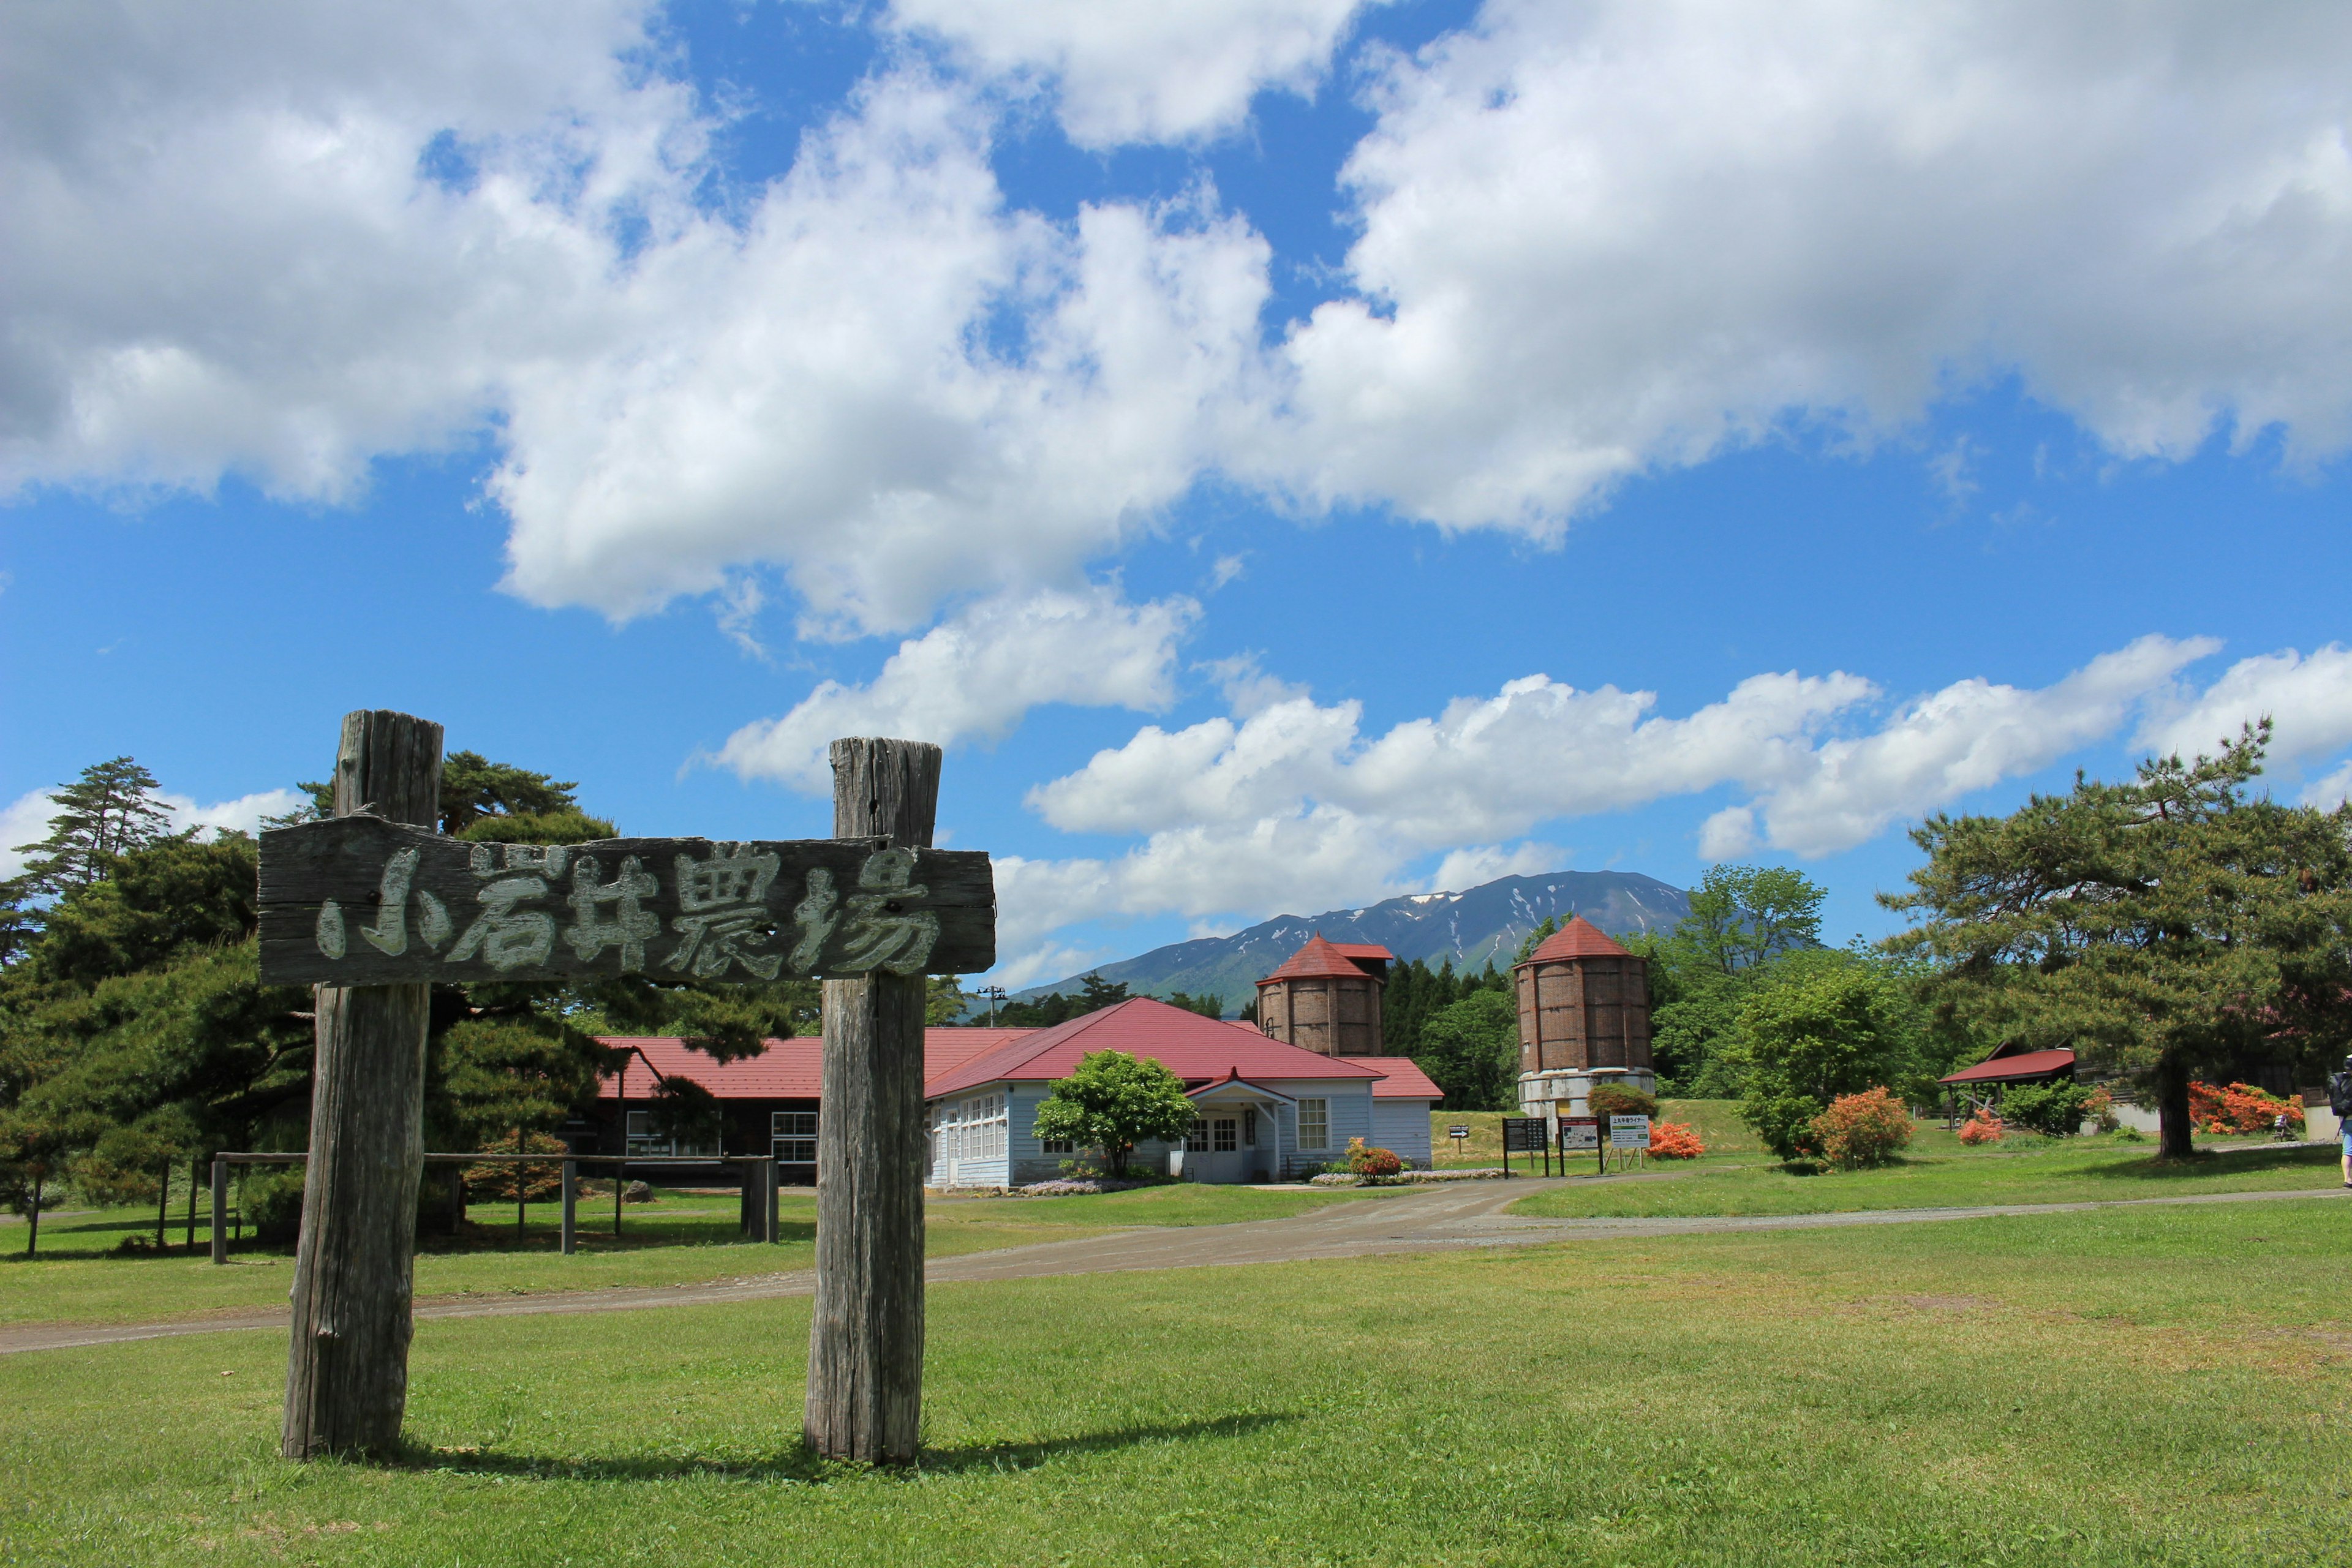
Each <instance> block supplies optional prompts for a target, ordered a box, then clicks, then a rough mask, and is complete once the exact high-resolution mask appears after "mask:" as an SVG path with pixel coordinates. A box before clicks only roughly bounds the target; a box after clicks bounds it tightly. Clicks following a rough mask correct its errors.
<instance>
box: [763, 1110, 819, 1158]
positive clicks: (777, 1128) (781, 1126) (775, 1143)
mask: <svg viewBox="0 0 2352 1568" xmlns="http://www.w3.org/2000/svg"><path fill="white" fill-rule="evenodd" d="M816 1116H817V1113H816V1112H815V1111H814V1110H772V1111H770V1112H768V1146H769V1152H771V1153H772V1154H773V1155H774V1156H775V1158H776V1163H778V1164H779V1165H814V1164H815V1163H816Z"/></svg>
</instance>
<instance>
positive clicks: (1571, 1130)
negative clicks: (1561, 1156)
mask: <svg viewBox="0 0 2352 1568" xmlns="http://www.w3.org/2000/svg"><path fill="white" fill-rule="evenodd" d="M1559 1146H1560V1147H1561V1148H1562V1149H1598V1148H1600V1147H1601V1118H1599V1117H1598V1116H1563V1117H1561V1118H1560V1119H1559Z"/></svg>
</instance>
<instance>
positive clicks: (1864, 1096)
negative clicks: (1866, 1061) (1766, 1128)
mask: <svg viewBox="0 0 2352 1568" xmlns="http://www.w3.org/2000/svg"><path fill="white" fill-rule="evenodd" d="M1813 1136H1814V1138H1815V1139H1817V1140H1819V1141H1820V1143H1821V1146H1822V1158H1823V1159H1825V1160H1827V1161H1828V1162H1829V1163H1831V1164H1832V1165H1834V1166H1836V1167H1837V1168H1838V1169H1839V1170H1841V1171H1859V1170H1863V1169H1864V1168H1865V1167H1868V1166H1871V1165H1884V1164H1885V1163H1886V1162H1887V1161H1889V1160H1891V1159H1893V1158H1894V1157H1895V1151H1896V1150H1897V1149H1900V1148H1902V1147H1903V1146H1904V1145H1905V1144H1906V1143H1908V1142H1911V1111H1910V1109H1909V1108H1908V1107H1907V1106H1906V1105H1905V1104H1904V1103H1903V1102H1902V1101H1901V1100H1897V1099H1895V1096H1894V1095H1892V1094H1890V1093H1889V1092H1887V1091H1886V1090H1885V1089H1864V1090H1863V1091H1862V1092H1861V1093H1860V1094H1842V1095H1839V1096H1838V1097H1837V1098H1836V1099H1835V1100H1831V1101H1830V1108H1829V1109H1828V1110H1824V1111H1822V1113H1821V1114H1820V1115H1819V1116H1816V1117H1814V1118H1813Z"/></svg>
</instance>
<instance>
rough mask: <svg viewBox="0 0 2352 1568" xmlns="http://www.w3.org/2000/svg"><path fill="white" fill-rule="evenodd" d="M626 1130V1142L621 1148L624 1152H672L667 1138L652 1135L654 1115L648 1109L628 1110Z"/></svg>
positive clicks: (646, 1153) (651, 1153)
mask: <svg viewBox="0 0 2352 1568" xmlns="http://www.w3.org/2000/svg"><path fill="white" fill-rule="evenodd" d="M627 1132H628V1142H627V1144H626V1146H625V1148H624V1149H623V1150H622V1152H623V1153H625V1154H645V1155H655V1154H668V1153H672V1152H674V1150H673V1149H672V1148H671V1145H670V1141H669V1140H668V1139H667V1138H656V1137H655V1136H654V1117H653V1112H652V1111H650V1110H632V1111H630V1112H629V1123H628V1130H627Z"/></svg>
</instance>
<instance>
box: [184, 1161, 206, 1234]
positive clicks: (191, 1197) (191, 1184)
mask: <svg viewBox="0 0 2352 1568" xmlns="http://www.w3.org/2000/svg"><path fill="white" fill-rule="evenodd" d="M204 1184H205V1157H204V1156H203V1155H201V1154H197V1155H194V1156H192V1157H191V1158H190V1159H189V1161H188V1250H189V1251H190V1252H194V1251H195V1249H196V1189H197V1188H198V1187H201V1186H203V1185H204Z"/></svg>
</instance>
